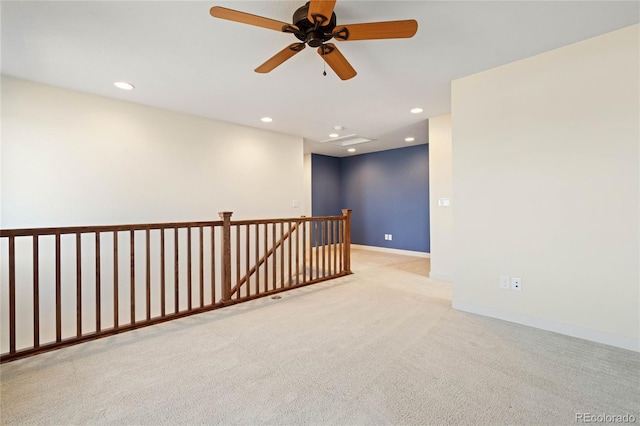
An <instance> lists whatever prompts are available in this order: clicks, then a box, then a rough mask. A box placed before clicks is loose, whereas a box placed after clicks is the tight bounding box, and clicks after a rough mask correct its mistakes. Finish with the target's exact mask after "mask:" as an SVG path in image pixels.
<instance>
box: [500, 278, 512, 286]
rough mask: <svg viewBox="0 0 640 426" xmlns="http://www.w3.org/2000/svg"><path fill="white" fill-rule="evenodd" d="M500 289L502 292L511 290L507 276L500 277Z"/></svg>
mask: <svg viewBox="0 0 640 426" xmlns="http://www.w3.org/2000/svg"><path fill="white" fill-rule="evenodd" d="M500 288H501V289H503V290H509V289H511V282H510V281H509V275H500Z"/></svg>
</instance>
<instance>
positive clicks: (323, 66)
mask: <svg viewBox="0 0 640 426" xmlns="http://www.w3.org/2000/svg"><path fill="white" fill-rule="evenodd" d="M322 75H323V76H325V77H326V76H327V61H325V60H324V44H323V45H322Z"/></svg>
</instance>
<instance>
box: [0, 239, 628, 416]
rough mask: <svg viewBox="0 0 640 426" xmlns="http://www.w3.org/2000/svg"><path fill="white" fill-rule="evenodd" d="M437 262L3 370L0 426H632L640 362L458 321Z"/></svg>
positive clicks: (388, 264) (416, 262)
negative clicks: (591, 419) (435, 276)
mask: <svg viewBox="0 0 640 426" xmlns="http://www.w3.org/2000/svg"><path fill="white" fill-rule="evenodd" d="M428 267H429V265H428V259H419V258H413V257H406V256H399V255H388V254H380V253H376V252H369V251H364V250H354V252H353V269H354V272H356V273H355V274H354V275H351V276H349V277H345V278H342V279H339V280H335V281H332V282H329V283H323V284H318V285H315V286H309V287H305V288H301V289H298V290H294V291H291V292H288V293H283V294H282V299H280V300H273V299H270V298H267V299H260V300H256V301H253V302H249V303H246V304H243V305H237V306H233V307H230V308H226V309H223V310H218V311H214V312H210V313H207V314H202V315H199V316H195V317H190V318H185V319H182V320H178V321H174V322H171V323H165V324H162V325H158V326H154V327H150V328H146V329H141V330H137V331H133V332H130V333H125V334H122V335H119V336H114V337H110V338H106V339H102V340H99V341H95V342H91V343H87V344H83V345H79V346H75V347H71V348H67V349H63V350H59V351H56V352H51V353H47V354H43V355H38V356H35V357H32V358H28V359H24V360H20V361H16V362H12V363H8V364H4V365H2V367H1V368H0V374H1V387H0V391H1V394H0V398H1V404H0V408H1V417H0V422H1V423H2V424H3V425H5V424H6V425H16V424H64V425H66V424H295V425H297V424H575V419H576V413H591V414H592V415H602V414H608V415H624V414H627V413H628V414H631V415H633V416H635V418H636V419H637V420H636V421H637V422H640V355H639V354H637V353H634V352H630V351H625V350H621V349H616V348H612V347H608V346H604V345H600V344H595V343H590V342H587V341H583V340H579V339H574V338H570V337H565V336H561V335H558V334H554V333H550V332H545V331H541V330H536V329H532V328H528V327H524V326H519V325H515V324H511V323H507V322H502V321H498V320H493V319H489V318H484V317H480V316H476V315H471V314H467V313H462V312H458V311H454V310H452V309H451V286H450V285H449V284H447V283H443V282H439V281H436V280H431V279H429V278H427V277H426V273H427V271H428Z"/></svg>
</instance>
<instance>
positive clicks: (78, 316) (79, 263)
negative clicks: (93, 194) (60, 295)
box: [76, 232, 82, 337]
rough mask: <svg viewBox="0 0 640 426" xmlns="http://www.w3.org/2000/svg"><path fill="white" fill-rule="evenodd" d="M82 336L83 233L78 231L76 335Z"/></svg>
mask: <svg viewBox="0 0 640 426" xmlns="http://www.w3.org/2000/svg"><path fill="white" fill-rule="evenodd" d="M80 336H82V235H81V234H80V232H77V233H76V337H80Z"/></svg>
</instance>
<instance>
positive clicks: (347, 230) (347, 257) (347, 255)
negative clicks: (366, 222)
mask: <svg viewBox="0 0 640 426" xmlns="http://www.w3.org/2000/svg"><path fill="white" fill-rule="evenodd" d="M342 215H343V216H344V217H345V219H344V240H343V241H344V252H343V256H344V272H346V273H347V274H351V273H352V272H351V209H342Z"/></svg>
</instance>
